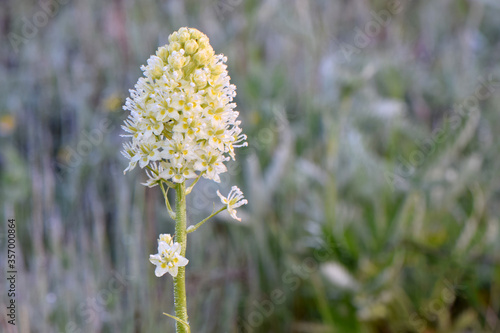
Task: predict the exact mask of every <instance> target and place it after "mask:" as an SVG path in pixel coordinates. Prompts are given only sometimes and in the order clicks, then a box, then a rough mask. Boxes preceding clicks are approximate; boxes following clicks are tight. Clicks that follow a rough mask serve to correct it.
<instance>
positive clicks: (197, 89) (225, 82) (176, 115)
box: [122, 28, 247, 187]
mask: <svg viewBox="0 0 500 333" xmlns="http://www.w3.org/2000/svg"><path fill="white" fill-rule="evenodd" d="M168 40H169V44H167V45H165V46H162V47H160V48H159V49H158V50H157V51H156V55H153V56H151V57H150V58H149V59H148V62H147V65H146V66H142V67H141V70H142V71H143V72H144V77H141V78H139V80H138V81H137V83H136V85H135V89H134V90H130V97H129V98H127V100H126V103H125V106H124V107H123V108H124V110H128V111H130V115H129V117H128V118H127V120H125V125H124V126H122V128H123V129H124V130H125V131H126V132H127V134H125V135H123V136H127V137H130V138H131V141H130V142H127V143H125V145H124V150H123V152H122V153H123V155H124V156H125V157H126V158H128V159H129V160H130V163H129V165H128V167H127V168H126V169H125V172H126V171H128V170H132V169H133V168H134V167H135V166H136V165H137V163H139V166H140V167H141V168H144V167H147V168H148V169H149V172H147V174H148V176H149V180H148V182H147V183H145V185H147V186H150V187H152V186H155V185H156V184H158V182H160V181H161V180H167V181H173V182H175V183H182V182H184V181H185V180H186V179H189V178H196V177H198V175H200V174H202V175H203V177H205V178H207V179H212V180H214V181H216V182H220V178H219V174H220V173H223V172H225V171H226V170H227V169H226V166H225V165H224V162H226V161H228V160H229V159H230V158H229V157H231V158H232V159H233V160H234V148H237V147H242V146H246V145H247V143H246V142H244V141H245V140H246V135H244V134H241V128H240V127H239V125H240V123H241V122H240V121H238V120H237V118H238V115H239V112H237V111H235V110H234V108H235V107H236V104H235V103H233V102H232V101H233V98H234V96H235V95H236V92H235V89H236V87H235V86H234V85H233V84H230V82H229V80H230V77H229V75H228V73H227V70H226V67H227V66H226V65H225V64H224V63H225V62H226V61H227V59H226V57H224V56H223V55H215V53H214V50H213V49H212V46H211V45H210V43H209V39H208V37H207V36H206V35H205V34H203V33H201V32H200V31H198V30H196V29H192V28H181V29H179V31H177V32H174V33H172V34H171V35H170V36H169V38H168Z"/></svg>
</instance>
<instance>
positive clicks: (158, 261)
mask: <svg viewBox="0 0 500 333" xmlns="http://www.w3.org/2000/svg"><path fill="white" fill-rule="evenodd" d="M180 253H181V244H179V243H177V242H174V241H173V240H172V237H171V236H170V235H169V234H161V235H160V238H159V239H158V253H157V254H151V255H150V256H149V261H150V262H151V263H152V264H154V265H156V269H155V275H156V276H157V277H160V276H163V275H164V274H165V273H167V272H168V273H169V274H170V275H172V276H173V277H176V276H177V272H178V270H179V267H182V266H186V265H187V264H188V262H189V260H187V259H186V258H184V257H183V256H181V254H180Z"/></svg>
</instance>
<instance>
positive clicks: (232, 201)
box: [217, 186, 248, 221]
mask: <svg viewBox="0 0 500 333" xmlns="http://www.w3.org/2000/svg"><path fill="white" fill-rule="evenodd" d="M217 195H218V196H219V198H220V201H221V202H222V203H223V204H224V205H227V211H228V212H229V214H230V215H231V217H232V218H233V219H235V220H238V221H241V218H239V217H237V216H236V209H235V208H238V207H240V206H243V205H246V204H247V203H248V201H247V200H246V199H243V198H244V197H243V192H241V190H240V189H239V188H238V187H237V186H233V187H231V191H229V194H228V195H227V198H226V197H225V196H223V195H222V194H220V192H219V191H218V190H217Z"/></svg>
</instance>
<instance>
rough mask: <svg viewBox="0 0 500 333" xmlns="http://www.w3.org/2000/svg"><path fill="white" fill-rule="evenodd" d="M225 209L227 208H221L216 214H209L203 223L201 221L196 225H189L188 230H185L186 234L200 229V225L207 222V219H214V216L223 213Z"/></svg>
mask: <svg viewBox="0 0 500 333" xmlns="http://www.w3.org/2000/svg"><path fill="white" fill-rule="evenodd" d="M225 209H227V206H224V207H222V208H221V209H219V210H218V211H216V212H214V213H212V214H210V216H209V217H207V218H205V219H203V221H201V222H198V223H196V225H191V226H189V228H188V229H187V233H188V234H189V233H190V232H193V231H195V230H196V229H198V228H199V227H201V225H202V224H203V223H205V222H207V221H208V220H209V219H211V218H212V217H214V216H215V215H217V214H219V213H220V212H222V211H223V210H225Z"/></svg>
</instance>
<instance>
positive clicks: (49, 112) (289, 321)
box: [0, 0, 500, 333]
mask: <svg viewBox="0 0 500 333" xmlns="http://www.w3.org/2000/svg"><path fill="white" fill-rule="evenodd" d="M0 8H1V10H0V23H1V24H0V32H1V37H2V41H1V47H0V77H1V80H0V143H1V152H0V183H1V191H0V196H1V202H2V211H1V212H2V221H3V222H2V224H1V228H0V236H1V237H0V246H1V248H0V255H1V260H0V267H1V270H2V276H4V275H3V274H4V272H6V271H7V267H6V257H7V254H6V249H7V245H6V239H7V219H8V218H13V217H15V219H16V223H17V248H16V254H17V258H16V265H17V269H18V279H17V291H18V292H17V320H18V323H17V325H16V327H15V328H14V327H12V326H11V325H8V324H7V322H6V320H7V317H6V316H5V313H6V304H7V302H8V298H7V296H6V292H5V291H6V290H7V284H6V282H4V283H2V285H3V286H2V288H1V292H0V295H1V297H0V313H1V314H2V317H1V318H0V331H2V332H16V330H17V329H18V330H19V332H65V333H76V332H172V331H173V327H174V322H173V320H172V319H170V318H167V317H166V316H164V315H162V312H168V313H173V297H172V279H171V278H170V277H169V276H167V275H166V276H164V277H162V278H156V277H155V276H154V266H153V265H151V264H150V263H149V261H148V256H149V254H150V253H156V238H157V235H158V234H159V233H165V232H173V229H174V225H173V223H172V221H171V220H170V218H169V217H168V214H167V212H166V209H165V207H164V206H163V200H162V195H161V191H160V190H159V189H158V188H152V189H148V188H146V187H144V186H142V185H140V183H141V182H142V181H144V179H145V176H144V174H143V173H142V172H141V171H140V170H134V172H132V173H128V174H127V175H126V176H124V175H123V173H122V171H123V169H124V168H125V167H126V160H125V159H124V158H123V157H122V156H121V155H120V154H119V150H121V144H122V142H123V140H122V138H121V137H120V136H119V135H120V134H121V133H122V131H121V129H120V125H121V124H122V122H123V120H124V119H125V118H126V116H127V114H126V113H125V112H124V111H122V109H121V106H122V105H123V103H124V99H125V97H126V96H127V95H128V89H131V88H133V85H134V83H135V82H136V80H137V78H138V77H139V76H140V75H141V72H140V69H139V67H140V65H142V64H144V63H145V62H146V60H147V58H148V57H149V55H151V54H153V53H154V52H155V50H156V49H157V47H158V46H161V45H163V44H165V43H166V42H167V38H168V35H169V34H170V33H172V32H173V31H175V30H177V29H178V28H180V27H182V26H190V27H195V28H198V29H200V30H201V31H203V32H204V33H206V34H207V35H208V36H209V38H210V40H211V43H212V45H213V47H214V49H215V51H216V52H217V53H224V54H225V55H226V56H227V57H228V69H229V73H230V75H231V78H232V83H234V84H236V86H237V93H238V95H237V97H236V102H237V103H238V108H237V109H238V110H239V111H240V112H241V114H240V117H241V119H242V128H243V131H244V132H245V133H246V134H247V135H248V138H249V139H248V142H249V147H248V148H242V149H240V150H239V151H238V152H237V161H236V162H232V163H231V164H230V165H229V172H228V173H226V174H225V175H224V177H222V182H221V184H215V183H213V182H212V183H211V182H207V181H205V182H200V183H199V185H197V187H196V188H195V191H194V192H193V194H191V195H190V196H189V201H188V218H189V221H190V222H191V223H195V222H197V221H199V220H200V219H201V218H203V217H205V216H207V215H208V214H209V213H210V211H211V210H212V207H213V203H215V206H216V207H219V205H220V202H219V200H218V198H217V196H216V195H215V192H216V190H217V189H221V192H223V193H224V192H225V193H227V191H228V189H229V188H230V186H231V185H238V186H239V187H240V188H242V190H243V191H244V193H245V195H246V197H247V198H248V200H249V205H247V206H245V207H242V208H241V209H240V210H239V215H241V216H242V217H243V222H241V223H237V222H232V221H231V219H230V218H229V216H228V215H227V214H226V213H224V214H225V215H220V216H218V217H217V218H215V219H214V220H213V221H211V222H209V223H207V224H206V225H204V226H203V227H202V228H201V229H200V231H197V232H196V233H194V234H192V235H190V236H189V239H188V243H189V246H188V253H187V257H188V259H189V260H190V263H189V265H188V268H187V288H188V306H189V315H190V321H191V326H192V328H193V332H311V333H315V332H318V333H319V332H377V333H378V332H380V333H392V332H397V333H413V332H426V333H430V332H474V333H475V332H500V319H499V317H500V230H499V229H500V223H499V213H500V175H499V172H498V171H499V168H500V155H499V145H500V140H499V136H498V133H499V131H500V113H499V108H498V105H500V62H499V60H500V20H499V17H500V3H499V2H498V1H496V0H470V1H465V0H456V1H445V0H443V1H430V0H423V1H391V2H387V1H376V0H364V1H362V0H355V1H345V0H344V1H341V0H336V1H333V0H332V1H327V0H317V1H314V0H309V1H308V0H294V1H285V0H265V1H257V0H248V1H243V0H212V1H206V2H201V1H200V2H197V1H191V0H182V1H180V0H179V1H162V2H156V1H152V0H144V1H141V2H139V1H131V0H114V1H109V2H103V1H97V0H88V1H69V0H60V1H55V0H42V1H40V2H36V1H24V0H23V1H13V0H11V1H6V2H5V1H2V2H0Z"/></svg>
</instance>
